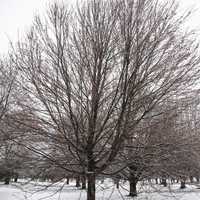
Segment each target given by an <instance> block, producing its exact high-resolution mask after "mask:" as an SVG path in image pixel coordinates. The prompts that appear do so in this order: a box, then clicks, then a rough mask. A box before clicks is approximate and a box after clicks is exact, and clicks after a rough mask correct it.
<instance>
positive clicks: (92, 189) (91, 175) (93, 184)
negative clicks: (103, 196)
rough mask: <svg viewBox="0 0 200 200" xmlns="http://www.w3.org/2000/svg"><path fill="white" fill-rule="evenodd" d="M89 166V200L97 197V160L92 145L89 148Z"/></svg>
mask: <svg viewBox="0 0 200 200" xmlns="http://www.w3.org/2000/svg"><path fill="white" fill-rule="evenodd" d="M87 153H88V166H87V170H88V171H87V181H88V185H87V200H95V199H96V191H95V190H96V188H95V187H96V182H95V181H96V174H95V161H94V156H93V152H92V150H91V147H89V148H88V151H87Z"/></svg>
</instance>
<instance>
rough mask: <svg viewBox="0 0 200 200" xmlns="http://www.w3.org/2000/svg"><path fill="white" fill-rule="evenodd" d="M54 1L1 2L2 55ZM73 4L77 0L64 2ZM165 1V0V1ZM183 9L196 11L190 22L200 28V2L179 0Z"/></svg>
mask: <svg viewBox="0 0 200 200" xmlns="http://www.w3.org/2000/svg"><path fill="white" fill-rule="evenodd" d="M52 1H53V0H0V27H1V28H0V53H1V54H2V53H6V52H7V50H8V48H9V42H8V41H9V39H10V40H12V41H16V40H17V38H18V36H20V35H21V34H22V33H23V32H24V31H26V30H27V29H28V27H29V26H30V25H31V23H32V20H33V16H34V15H35V14H36V13H43V12H44V11H45V8H46V6H47V5H48V4H49V3H51V2H52ZM63 1H68V2H70V3H72V2H73V1H75V0H63ZM163 1H165V0H163ZM177 1H179V2H180V6H181V9H182V10H184V9H187V8H188V9H191V8H193V9H194V10H196V12H195V14H194V16H193V17H192V19H191V20H190V22H189V25H190V26H191V27H195V28H197V27H200V0H177Z"/></svg>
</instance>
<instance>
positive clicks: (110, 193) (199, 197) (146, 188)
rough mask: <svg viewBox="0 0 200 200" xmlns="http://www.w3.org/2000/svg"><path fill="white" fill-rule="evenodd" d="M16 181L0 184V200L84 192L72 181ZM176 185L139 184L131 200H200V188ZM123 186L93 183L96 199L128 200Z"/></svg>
mask: <svg viewBox="0 0 200 200" xmlns="http://www.w3.org/2000/svg"><path fill="white" fill-rule="evenodd" d="M23 183H24V182H22V181H21V182H20V183H17V184H14V183H12V184H11V185H8V186H6V185H3V183H1V184H0V200H85V199H86V192H85V191H84V190H80V189H77V188H76V187H75V182H71V183H70V185H65V184H64V183H57V184H54V185H51V186H50V187H48V188H47V187H46V186H49V184H50V183H47V182H29V183H26V184H23ZM179 187H180V186H179V185H178V184H175V185H170V187H168V188H164V187H162V186H156V185H151V186H150V185H149V184H140V186H139V187H138V191H139V194H138V197H137V198H134V200H173V199H174V200H200V189H198V186H196V185H187V188H186V189H184V190H180V189H179ZM126 188H127V185H126V184H123V185H122V184H121V187H120V189H116V187H115V186H114V185H113V183H112V181H110V180H106V181H105V182H104V184H100V183H98V184H97V195H96V196H97V198H96V199H97V200H124V199H125V200H130V199H133V198H130V197H128V196H126V195H127V194H128V191H127V189H126Z"/></svg>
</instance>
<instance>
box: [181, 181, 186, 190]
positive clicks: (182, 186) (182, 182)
mask: <svg viewBox="0 0 200 200" xmlns="http://www.w3.org/2000/svg"><path fill="white" fill-rule="evenodd" d="M185 188H186V186H185V181H184V180H181V187H180V189H185Z"/></svg>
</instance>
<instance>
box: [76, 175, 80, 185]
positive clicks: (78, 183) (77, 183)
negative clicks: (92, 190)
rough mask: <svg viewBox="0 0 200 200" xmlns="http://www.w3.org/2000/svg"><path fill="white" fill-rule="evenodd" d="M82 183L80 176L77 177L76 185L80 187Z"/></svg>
mask: <svg viewBox="0 0 200 200" xmlns="http://www.w3.org/2000/svg"><path fill="white" fill-rule="evenodd" d="M80 186H81V184H80V176H77V177H76V187H80Z"/></svg>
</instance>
